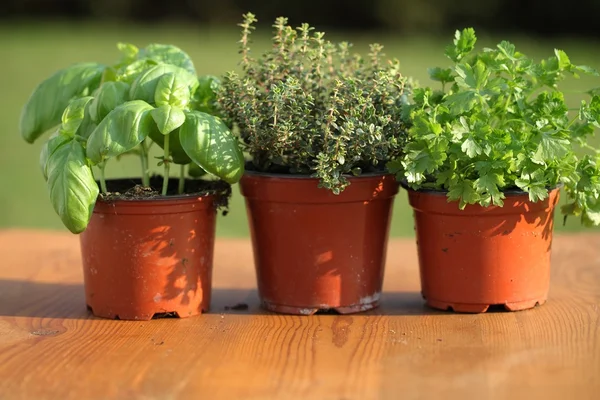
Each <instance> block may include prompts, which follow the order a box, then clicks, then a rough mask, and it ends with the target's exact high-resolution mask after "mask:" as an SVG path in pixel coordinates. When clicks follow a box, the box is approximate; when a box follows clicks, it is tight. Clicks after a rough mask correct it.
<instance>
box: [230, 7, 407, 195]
mask: <svg viewBox="0 0 600 400" xmlns="http://www.w3.org/2000/svg"><path fill="white" fill-rule="evenodd" d="M255 22H256V18H255V16H254V15H253V14H251V13H248V14H246V15H244V21H243V23H241V24H240V26H241V27H242V37H241V40H240V43H241V49H240V53H241V58H242V59H241V66H242V68H243V75H242V76H239V75H238V74H236V73H233V72H232V73H229V74H228V75H227V76H226V77H225V78H224V80H223V86H222V87H221V89H220V90H219V92H218V100H219V104H220V106H221V108H222V110H223V115H224V117H225V118H226V119H227V120H228V121H230V122H231V123H233V124H234V125H235V126H237V127H238V128H239V131H240V136H241V138H242V140H243V142H244V144H245V147H246V149H247V150H248V152H249V154H250V156H251V157H252V168H253V169H255V170H258V171H263V172H274V173H288V174H307V175H312V176H314V177H318V178H319V179H320V186H322V187H325V188H327V189H331V190H332V191H333V192H334V193H336V194H338V193H340V192H341V191H342V190H343V189H344V188H345V187H346V186H347V185H348V180H347V179H346V177H345V175H347V174H359V173H361V172H369V171H382V170H383V169H384V167H385V162H387V161H388V160H390V159H393V158H395V157H398V156H399V155H400V154H401V153H402V149H403V146H404V141H405V138H406V127H405V121H404V119H403V118H402V115H403V109H404V107H405V105H406V103H407V98H408V94H409V92H410V85H409V81H408V79H406V78H405V77H404V76H403V75H402V74H401V73H400V68H399V63H398V61H397V60H392V61H389V62H384V61H383V60H382V53H381V52H382V46H380V45H377V44H374V45H372V46H371V52H370V53H369V58H368V60H364V59H363V58H362V57H361V56H359V55H353V54H352V53H351V48H352V45H351V44H349V43H346V42H342V43H337V44H334V43H331V42H329V41H327V40H325V39H324V33H322V32H315V31H314V28H313V27H311V26H309V25H308V24H302V25H301V26H300V27H297V28H292V27H291V26H289V25H288V24H287V19H286V18H283V17H281V18H278V19H277V20H276V21H275V24H274V25H273V28H274V31H275V32H274V37H273V43H272V44H273V45H272V46H271V48H270V50H268V51H266V52H265V53H263V54H262V55H261V56H260V57H259V58H257V59H254V58H253V57H252V56H251V53H250V37H251V33H252V31H253V30H254V23H255Z"/></svg>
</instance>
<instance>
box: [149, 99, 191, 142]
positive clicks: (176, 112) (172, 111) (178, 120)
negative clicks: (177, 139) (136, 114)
mask: <svg viewBox="0 0 600 400" xmlns="http://www.w3.org/2000/svg"><path fill="white" fill-rule="evenodd" d="M150 114H151V115H152V119H154V122H156V126H157V127H158V130H159V131H160V133H162V134H163V135H166V134H167V133H171V132H172V131H174V130H175V129H177V128H179V127H180V126H181V125H182V124H183V123H184V121H185V114H184V112H183V110H181V109H179V108H177V107H172V106H169V105H164V106H160V107H158V108H155V109H154V110H152V111H150Z"/></svg>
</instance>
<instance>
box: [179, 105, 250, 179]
mask: <svg viewBox="0 0 600 400" xmlns="http://www.w3.org/2000/svg"><path fill="white" fill-rule="evenodd" d="M179 135H180V136H179V137H180V140H181V146H182V147H183V149H184V150H185V152H186V153H187V155H188V156H189V157H190V158H191V159H192V161H194V162H195V163H196V164H198V165H199V166H200V167H202V168H203V169H204V170H206V171H207V172H210V173H211V174H213V175H216V176H217V177H219V178H221V179H223V180H224V181H226V182H229V183H235V182H237V181H239V179H240V178H241V177H242V174H243V173H244V155H243V154H242V151H241V149H240V147H239V145H238V141H237V139H236V137H235V136H233V134H232V133H231V132H230V131H229V129H228V128H227V126H225V124H224V123H223V122H222V121H221V120H220V119H219V118H217V117H214V116H212V115H209V114H206V113H203V112H198V111H192V112H187V113H186V120H185V123H184V124H183V125H182V126H181V128H180V134H179Z"/></svg>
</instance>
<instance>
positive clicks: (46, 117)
mask: <svg viewBox="0 0 600 400" xmlns="http://www.w3.org/2000/svg"><path fill="white" fill-rule="evenodd" d="M104 68H105V67H104V66H103V65H101V64H96V63H82V64H75V65H73V66H71V67H68V68H65V69H62V70H60V71H58V72H56V73H55V74H54V75H52V76H51V77H49V78H48V79H46V80H44V81H43V82H42V83H40V84H39V85H38V86H37V88H36V89H35V90H34V92H33V93H32V94H31V96H30V97H29V99H28V100H27V103H26V104H25V106H24V107H23V111H22V113H21V120H20V124H19V131H20V132H21V136H22V137H23V139H25V140H26V141H27V142H29V143H33V142H34V141H35V140H36V139H37V138H38V137H40V136H41V135H42V134H43V133H44V132H46V131H48V130H49V129H51V128H53V127H55V126H56V125H58V124H59V123H60V119H61V116H62V113H63V111H64V110H65V108H66V107H67V106H68V105H69V102H70V101H71V99H73V98H74V97H77V96H84V95H87V94H88V93H91V92H93V91H94V90H95V89H96V88H97V87H98V86H99V85H100V79H101V77H102V73H103V71H104Z"/></svg>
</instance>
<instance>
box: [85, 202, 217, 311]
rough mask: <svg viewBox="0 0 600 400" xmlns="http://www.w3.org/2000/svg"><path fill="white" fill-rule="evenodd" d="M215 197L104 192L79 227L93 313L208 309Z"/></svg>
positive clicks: (87, 289) (89, 303)
mask: <svg viewBox="0 0 600 400" xmlns="http://www.w3.org/2000/svg"><path fill="white" fill-rule="evenodd" d="M215 197H216V195H205V196H199V195H182V196H167V197H157V198H152V199H140V200H118V201H112V202H106V201H102V200H101V199H98V201H97V202H96V206H95V208H94V213H93V215H92V218H91V221H90V223H89V225H88V227H87V229H86V230H85V231H84V232H83V233H82V234H81V235H80V242H81V253H82V260H83V272H84V283H85V297H86V302H87V305H88V307H89V308H90V309H91V310H92V312H93V314H94V315H96V316H98V317H104V318H118V319H126V320H149V319H151V318H152V317H153V316H161V315H175V316H179V317H188V316H191V315H196V314H200V313H201V312H202V311H207V310H208V308H209V304H210V298H211V280H212V265H213V248H214V238H215V219H216V208H215Z"/></svg>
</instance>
